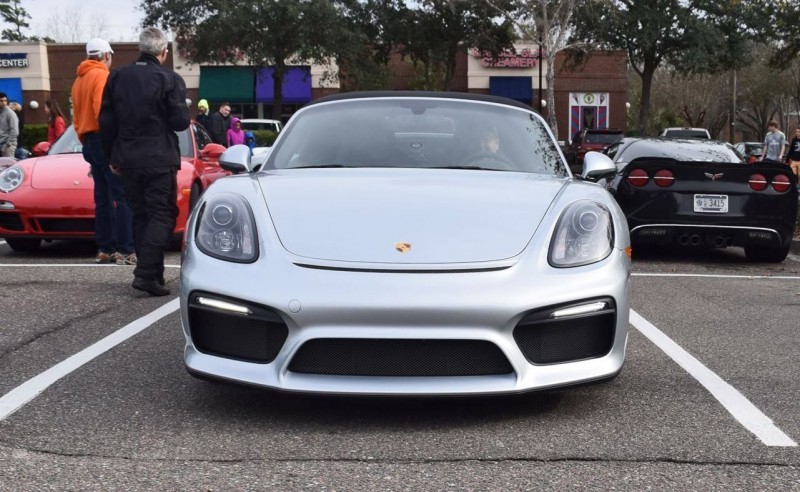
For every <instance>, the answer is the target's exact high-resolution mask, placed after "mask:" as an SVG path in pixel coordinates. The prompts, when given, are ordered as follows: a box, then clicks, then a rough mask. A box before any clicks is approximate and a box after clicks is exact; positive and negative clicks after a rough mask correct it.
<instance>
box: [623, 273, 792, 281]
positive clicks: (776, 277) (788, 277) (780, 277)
mask: <svg viewBox="0 0 800 492" xmlns="http://www.w3.org/2000/svg"><path fill="white" fill-rule="evenodd" d="M631 276H632V277H698V278H740V279H753V280H756V279H774V280H800V276H797V275H720V274H707V273H645V272H642V273H636V272H634V273H631Z"/></svg>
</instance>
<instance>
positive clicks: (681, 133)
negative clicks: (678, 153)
mask: <svg viewBox="0 0 800 492" xmlns="http://www.w3.org/2000/svg"><path fill="white" fill-rule="evenodd" d="M665 136H666V137H669V138H702V139H705V140H708V134H707V133H706V132H704V131H703V130H667V132H666V135H665Z"/></svg>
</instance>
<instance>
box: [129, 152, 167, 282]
mask: <svg viewBox="0 0 800 492" xmlns="http://www.w3.org/2000/svg"><path fill="white" fill-rule="evenodd" d="M177 173H178V169H177V168H176V167H173V166H164V167H144V168H130V169H123V171H122V178H123V180H124V181H125V193H126V195H127V198H128V204H129V205H130V207H131V211H132V212H133V239H134V242H135V243H136V257H137V262H136V268H135V269H134V270H133V274H134V275H135V276H137V277H142V278H145V279H148V280H157V279H159V278H160V277H161V276H162V275H164V252H165V251H166V250H167V249H168V248H169V245H170V242H171V241H172V237H173V232H174V230H175V221H176V220H177V217H178V203H177V200H178V179H177Z"/></svg>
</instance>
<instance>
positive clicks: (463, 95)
mask: <svg viewBox="0 0 800 492" xmlns="http://www.w3.org/2000/svg"><path fill="white" fill-rule="evenodd" d="M376 97H409V98H411V97H433V98H439V99H463V100H467V101H483V102H491V103H496V104H504V105H506V106H514V107H517V108H522V109H525V110H527V111H534V110H533V108H531V107H530V106H528V105H527V104H524V103H521V102H519V101H515V100H514V99H508V98H506V97H500V96H490V95H487V94H474V93H471V92H437V91H361V92H342V93H340V94H332V95H330V96H324V97H321V98H319V99H315V100H314V101H311V102H310V103H308V104H307V106H312V105H314V104H319V103H326V102H331V101H344V100H347V99H367V98H376Z"/></svg>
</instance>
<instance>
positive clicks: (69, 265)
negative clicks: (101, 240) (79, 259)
mask: <svg viewBox="0 0 800 492" xmlns="http://www.w3.org/2000/svg"><path fill="white" fill-rule="evenodd" d="M119 266H120V265H109V264H97V263H0V267H2V268H11V267H17V268H28V267H36V268H41V267H92V268H112V267H119ZM124 266H130V267H133V265H124ZM180 267H181V266H180V265H164V268H180Z"/></svg>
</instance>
